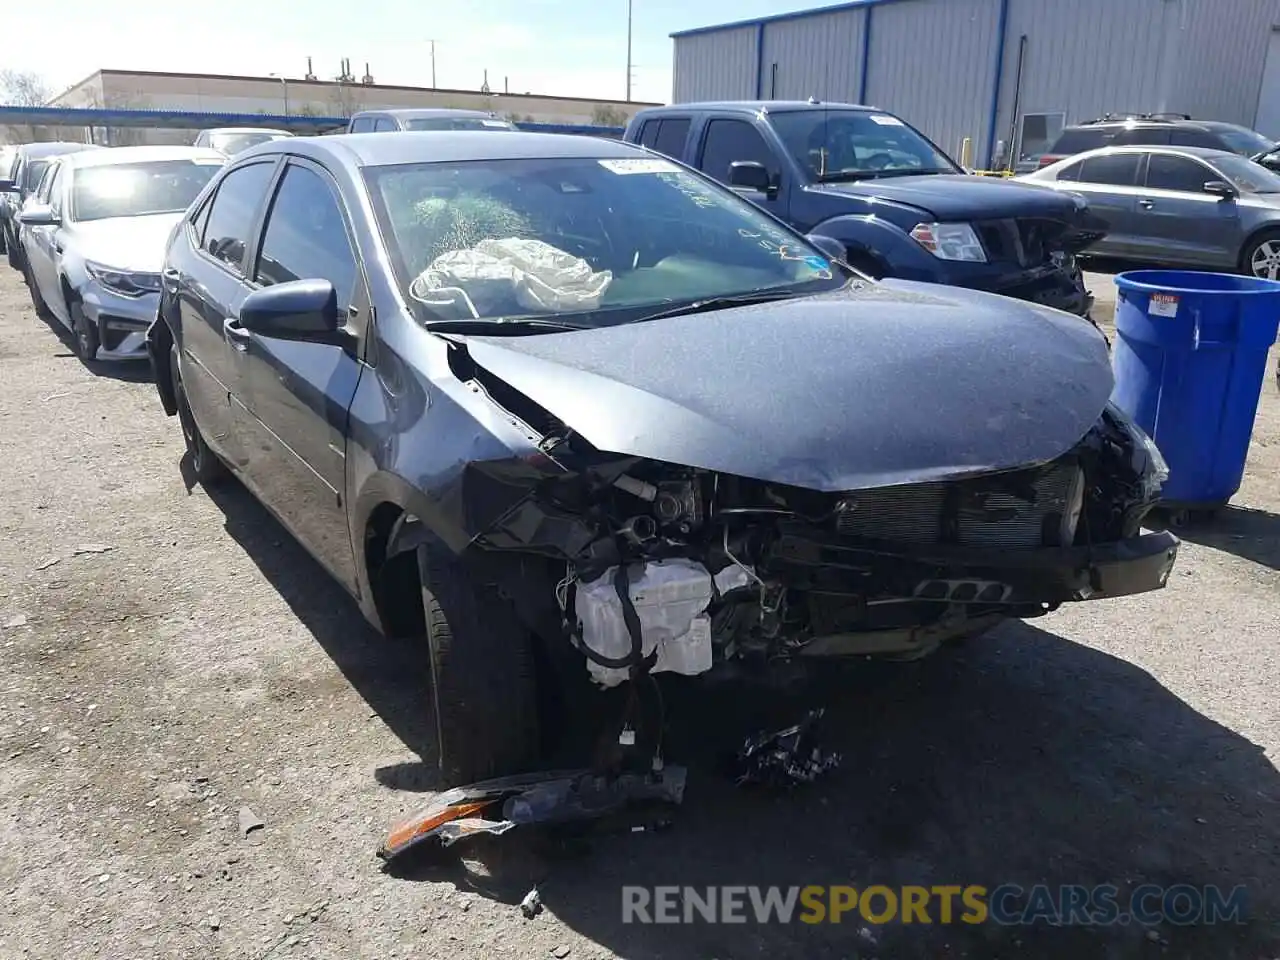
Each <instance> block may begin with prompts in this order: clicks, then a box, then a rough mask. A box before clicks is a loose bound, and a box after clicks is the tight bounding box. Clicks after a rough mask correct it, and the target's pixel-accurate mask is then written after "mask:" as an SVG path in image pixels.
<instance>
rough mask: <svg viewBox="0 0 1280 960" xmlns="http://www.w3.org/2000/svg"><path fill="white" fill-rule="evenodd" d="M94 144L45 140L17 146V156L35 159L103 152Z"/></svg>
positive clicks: (101, 148)
mask: <svg viewBox="0 0 1280 960" xmlns="http://www.w3.org/2000/svg"><path fill="white" fill-rule="evenodd" d="M103 149H105V148H104V147H101V146H99V145H98V144H96V143H76V142H74V141H64V140H46V141H44V142H42V143H23V144H19V146H18V154H19V155H20V156H23V157H28V158H32V159H34V158H37V157H49V156H56V155H57V154H60V153H76V152H79V151H83V150H103Z"/></svg>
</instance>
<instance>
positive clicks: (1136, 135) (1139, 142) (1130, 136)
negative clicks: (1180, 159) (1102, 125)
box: [1111, 127, 1170, 147]
mask: <svg viewBox="0 0 1280 960" xmlns="http://www.w3.org/2000/svg"><path fill="white" fill-rule="evenodd" d="M1169 135H1170V132H1169V130H1167V129H1161V128H1159V127H1132V128H1129V129H1123V128H1122V129H1120V130H1118V131H1116V136H1115V139H1114V140H1112V141H1111V142H1112V143H1113V144H1114V145H1115V146H1117V147H1129V146H1139V147H1144V146H1145V147H1157V146H1162V145H1163V144H1166V143H1168V142H1169Z"/></svg>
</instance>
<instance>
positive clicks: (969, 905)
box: [622, 884, 1245, 926]
mask: <svg viewBox="0 0 1280 960" xmlns="http://www.w3.org/2000/svg"><path fill="white" fill-rule="evenodd" d="M855 920H856V921H857V922H859V923H872V924H882V923H894V922H897V923H916V924H934V923H936V924H953V923H964V924H981V923H996V924H1001V925H1029V924H1047V925H1052V926H1099V925H1104V926H1109V925H1113V924H1129V923H1134V924H1142V925H1154V924H1158V923H1171V924H1175V925H1180V926H1189V925H1193V924H1217V923H1243V922H1244V921H1245V888H1244V887H1241V886H1237V887H1234V888H1233V889H1231V890H1229V891H1224V890H1222V889H1221V888H1219V887H1215V886H1206V887H1196V886H1191V885H1190V884H1176V885H1174V886H1169V887H1161V886H1156V885H1155V884H1146V885H1143V886H1139V887H1135V888H1133V889H1132V890H1131V891H1124V892H1122V891H1121V890H1120V889H1119V888H1118V887H1116V886H1114V885H1111V884H1100V885H1097V886H1083V885H1078V884H1067V885H1063V886H1056V887H1051V886H1048V885H1044V884H1039V885H1036V886H1032V887H1021V886H1018V885H1016V884H1002V885H1000V886H997V887H986V886H981V885H978V884H968V885H960V884H954V885H936V886H931V887H924V886H901V887H888V886H882V885H873V886H868V887H863V888H861V889H859V888H857V887H852V886H817V885H811V886H805V887H754V886H724V887H679V886H659V887H637V886H624V887H623V888H622V922H623V923H753V922H754V923H759V924H770V923H795V922H797V921H798V922H800V923H808V924H821V923H841V922H854V921H855Z"/></svg>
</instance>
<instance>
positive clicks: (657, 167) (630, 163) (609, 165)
mask: <svg viewBox="0 0 1280 960" xmlns="http://www.w3.org/2000/svg"><path fill="white" fill-rule="evenodd" d="M600 166H602V167H604V168H605V169H606V170H612V171H613V172H614V173H675V172H676V171H677V170H679V169H680V168H679V167H677V166H676V165H675V164H674V163H672V162H671V161H670V160H658V159H657V158H654V157H627V158H626V159H623V160H601V161H600Z"/></svg>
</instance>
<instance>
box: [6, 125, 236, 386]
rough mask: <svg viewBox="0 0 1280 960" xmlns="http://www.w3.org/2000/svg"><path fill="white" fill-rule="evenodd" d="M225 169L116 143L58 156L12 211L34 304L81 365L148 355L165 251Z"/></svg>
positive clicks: (190, 150) (205, 160)
mask: <svg viewBox="0 0 1280 960" xmlns="http://www.w3.org/2000/svg"><path fill="white" fill-rule="evenodd" d="M225 163H226V157H224V156H223V155H222V154H221V153H219V152H218V151H216V150H208V149H203V148H197V147H117V148H114V149H110V150H90V151H84V152H82V153H74V154H67V155H64V156H60V157H58V158H56V159H55V160H54V161H53V163H52V164H51V168H50V169H49V170H48V171H47V173H46V176H45V177H44V179H43V180H42V181H41V183H40V189H39V190H37V191H36V192H35V193H34V194H32V196H31V197H30V198H29V199H28V200H27V202H26V204H25V205H24V206H23V208H22V210H21V211H20V212H19V214H18V220H19V222H20V223H21V224H22V234H21V243H22V251H23V256H24V260H23V264H24V273H25V274H26V281H27V287H28V289H29V291H30V293H31V302H32V303H33V304H34V305H35V308H36V311H37V312H38V313H39V314H41V315H42V316H44V317H49V316H53V317H55V318H57V320H58V321H60V322H61V323H62V324H64V325H65V326H66V327H67V328H68V329H69V330H71V332H72V334H73V335H74V337H75V346H76V353H77V354H78V355H79V356H80V358H81V359H82V360H84V361H85V362H86V363H88V362H92V361H94V360H98V359H121V360H123V359H145V358H146V346H145V343H144V335H145V333H146V329H147V326H148V324H150V323H151V321H152V320H154V319H155V316H156V307H157V305H158V304H159V299H160V269H161V265H162V264H163V262H164V254H165V247H166V244H167V241H168V238H169V234H170V233H172V231H173V229H174V227H176V226H177V225H178V223H179V222H180V221H181V220H182V215H183V213H184V212H185V211H186V209H187V207H188V205H190V203H191V202H192V201H193V200H194V199H195V198H196V197H197V196H198V195H199V194H200V192H201V190H203V189H204V187H205V185H206V184H207V183H208V182H209V180H210V179H211V178H212V177H213V175H214V174H215V173H217V171H218V169H219V168H220V167H222V166H223V165H224V164H225Z"/></svg>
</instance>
